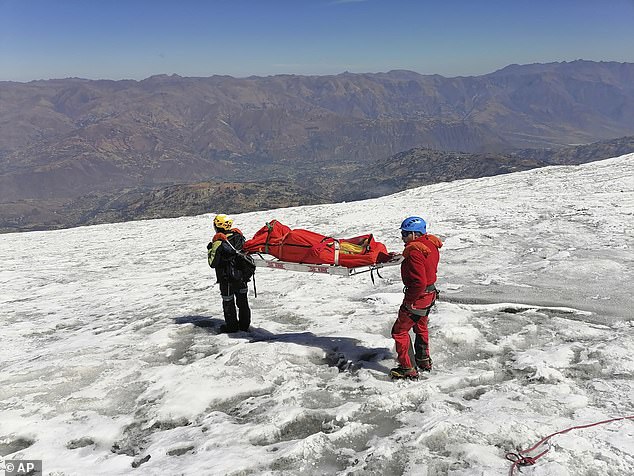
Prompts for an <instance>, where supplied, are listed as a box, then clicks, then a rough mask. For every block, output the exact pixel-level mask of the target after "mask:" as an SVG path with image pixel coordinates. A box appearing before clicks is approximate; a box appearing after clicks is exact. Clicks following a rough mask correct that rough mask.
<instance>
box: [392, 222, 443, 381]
mask: <svg viewBox="0 0 634 476" xmlns="http://www.w3.org/2000/svg"><path fill="white" fill-rule="evenodd" d="M401 236H402V238H403V241H404V243H405V249H404V251H403V257H404V260H403V263H401V279H402V280H403V284H404V285H405V288H404V292H405V297H404V298H403V303H402V304H401V307H400V308H399V311H398V318H397V319H396V322H394V326H392V337H393V338H394V341H395V343H396V353H397V355H398V363H399V366H398V367H396V368H393V369H392V370H391V371H390V376H391V377H392V378H417V377H418V370H420V371H424V372H429V371H431V367H432V360H431V357H430V356H429V331H428V329H427V323H428V320H429V311H431V308H432V307H433V306H434V304H435V302H436V297H437V296H438V291H437V290H436V286H435V283H436V273H437V269H438V261H439V260H440V252H439V250H440V248H441V247H442V241H440V239H439V238H438V237H436V236H434V235H430V234H428V233H427V224H426V223H425V220H423V219H422V218H420V217H408V218H406V219H405V220H403V223H401ZM412 328H413V329H414V334H416V339H415V340H414V356H415V358H414V360H415V363H414V362H412V361H411V357H410V355H409V351H410V347H411V341H410V337H409V331H410V329H412ZM414 364H415V365H414ZM416 367H418V370H417V369H416Z"/></svg>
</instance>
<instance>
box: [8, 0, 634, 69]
mask: <svg viewBox="0 0 634 476" xmlns="http://www.w3.org/2000/svg"><path fill="white" fill-rule="evenodd" d="M575 59H587V60H595V61H619V62H634V0H603V1H600V0H442V1H441V0H438V1H436V0H207V1H202V0H198V1H195V0H174V1H167V0H0V80H11V81H29V80H33V79H48V78H65V77H82V78H90V79H97V78H105V79H143V78H146V77H149V76H152V75H154V74H173V73H176V74H179V75H181V76H211V75H214V74H228V75H231V76H237V77H243V76H250V75H259V76H267V75H272V74H284V73H290V74H308V75H324V74H337V73H341V72H343V71H351V72H357V73H358V72H379V71H389V70H391V69H408V70H412V71H417V72H419V73H422V74H441V75H443V76H449V77H451V76H471V75H480V74H486V73H489V72H492V71H495V70H496V69H499V68H502V67H504V66H506V65H508V64H512V63H518V64H526V63H543V62H552V61H572V60H575Z"/></svg>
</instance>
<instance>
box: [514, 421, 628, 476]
mask: <svg viewBox="0 0 634 476" xmlns="http://www.w3.org/2000/svg"><path fill="white" fill-rule="evenodd" d="M619 420H634V415H633V416H626V417H621V418H612V419H611V420H603V421H599V422H596V423H590V424H588V425H578V426H573V427H570V428H567V429H565V430H561V431H558V432H556V433H553V434H552V435H548V436H547V437H545V438H542V439H541V440H540V441H539V442H537V443H536V444H535V445H533V446H531V447H530V448H528V449H526V450H518V452H517V453H506V459H507V460H509V461H512V462H513V465H512V466H511V469H510V471H509V476H513V474H514V473H515V470H516V469H517V468H518V467H520V466H530V465H533V464H535V463H536V462H537V460H538V459H539V458H541V457H542V456H544V455H545V454H546V453H548V451H550V447H549V448H546V449H545V450H544V451H542V452H541V453H539V454H538V455H537V456H524V455H525V454H526V453H530V452H531V451H534V450H535V448H538V447H539V446H540V445H542V444H544V443H546V442H547V441H548V440H549V439H551V438H552V437H553V436H555V435H562V434H564V433H568V432H569V431H571V430H579V429H582V428H590V427H591V426H597V425H603V424H604V423H612V422H613V421H619Z"/></svg>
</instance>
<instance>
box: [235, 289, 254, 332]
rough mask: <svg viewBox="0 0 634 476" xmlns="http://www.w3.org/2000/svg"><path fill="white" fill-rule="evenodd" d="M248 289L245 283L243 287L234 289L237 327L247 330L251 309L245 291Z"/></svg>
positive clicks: (249, 323)
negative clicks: (236, 306)
mask: <svg viewBox="0 0 634 476" xmlns="http://www.w3.org/2000/svg"><path fill="white" fill-rule="evenodd" d="M248 292H249V289H248V288H247V285H246V283H245V284H244V287H243V288H241V289H239V290H237V291H236V304H237V305H238V327H239V328H240V330H241V331H248V330H249V326H250V325H251V309H250V308H249V300H248V298H247V293H248Z"/></svg>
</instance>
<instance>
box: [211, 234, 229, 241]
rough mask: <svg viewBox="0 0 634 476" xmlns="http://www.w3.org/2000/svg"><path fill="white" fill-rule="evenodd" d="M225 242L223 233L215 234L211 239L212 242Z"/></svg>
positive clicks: (225, 237) (225, 236) (225, 238)
mask: <svg viewBox="0 0 634 476" xmlns="http://www.w3.org/2000/svg"><path fill="white" fill-rule="evenodd" d="M218 240H220V241H227V235H225V234H224V233H216V234H215V235H214V237H213V239H212V241H218Z"/></svg>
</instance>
